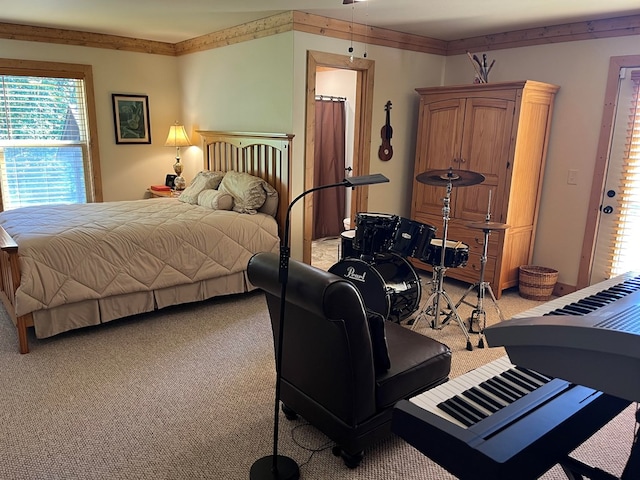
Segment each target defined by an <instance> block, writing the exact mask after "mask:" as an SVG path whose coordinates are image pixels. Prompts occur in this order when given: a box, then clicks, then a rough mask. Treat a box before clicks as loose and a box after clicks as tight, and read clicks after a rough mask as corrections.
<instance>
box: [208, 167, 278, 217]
mask: <svg viewBox="0 0 640 480" xmlns="http://www.w3.org/2000/svg"><path fill="white" fill-rule="evenodd" d="M265 184H267V183H266V182H265V181H264V180H263V179H261V178H259V177H256V176H253V175H250V174H248V173H244V172H242V173H241V172H234V171H231V172H227V173H226V174H225V176H224V178H223V179H222V182H221V183H220V186H219V187H218V190H219V191H221V192H225V193H228V194H230V195H231V196H232V197H233V210H234V211H235V212H240V213H250V214H254V213H257V212H258V209H259V208H260V207H262V205H264V202H265V200H266V198H267V192H266V187H264V185H265Z"/></svg>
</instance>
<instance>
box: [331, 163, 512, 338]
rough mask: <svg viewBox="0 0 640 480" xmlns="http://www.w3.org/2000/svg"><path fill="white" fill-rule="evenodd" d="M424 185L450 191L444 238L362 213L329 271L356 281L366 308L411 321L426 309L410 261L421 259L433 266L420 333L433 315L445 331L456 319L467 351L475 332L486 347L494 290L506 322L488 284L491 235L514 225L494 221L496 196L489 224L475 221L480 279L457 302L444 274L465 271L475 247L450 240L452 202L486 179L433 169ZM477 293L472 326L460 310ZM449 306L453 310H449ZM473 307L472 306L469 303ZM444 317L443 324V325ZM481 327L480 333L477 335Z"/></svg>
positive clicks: (412, 223) (414, 224) (409, 223)
mask: <svg viewBox="0 0 640 480" xmlns="http://www.w3.org/2000/svg"><path fill="white" fill-rule="evenodd" d="M416 180H417V181H418V182H421V183H424V184H427V185H432V186H444V187H446V194H445V197H444V198H443V208H442V220H443V229H442V237H441V238H436V228H435V227H434V226H432V225H428V224H426V223H421V222H419V221H416V220H410V219H408V218H404V217H400V216H397V215H390V214H385V213H358V214H357V215H356V219H355V227H356V228H355V230H348V231H346V232H343V233H342V235H341V248H340V260H339V261H338V263H336V264H335V265H333V266H332V267H331V268H329V272H331V273H334V274H336V275H338V276H341V277H344V278H346V279H348V280H350V281H351V282H352V283H353V284H354V285H355V287H356V288H357V289H358V291H359V292H360V293H361V295H362V298H363V301H364V303H365V307H366V309H368V310H370V311H373V312H375V313H377V314H379V315H382V316H383V317H384V318H385V319H387V320H389V321H394V322H397V323H400V322H401V321H403V320H405V319H407V318H409V317H410V316H411V315H412V314H413V313H414V312H416V311H417V310H418V309H419V307H420V300H421V297H422V285H421V283H420V277H419V276H418V274H417V273H416V270H415V269H414V267H413V266H412V264H411V263H410V262H409V261H408V260H407V258H409V257H410V258H415V259H418V260H420V261H421V262H423V263H426V264H428V265H430V266H431V267H432V271H433V277H432V280H431V292H430V296H429V298H428V300H427V301H426V303H425V304H424V307H423V309H422V310H421V311H420V312H419V313H418V315H417V316H416V317H415V318H413V319H410V320H409V321H408V323H410V324H411V328H412V329H415V328H416V326H417V324H418V323H419V321H420V320H422V319H423V318H425V317H426V316H430V317H432V320H431V322H430V326H431V327H432V328H434V329H440V328H443V327H444V326H445V325H447V324H448V323H449V322H450V321H452V320H455V321H456V322H457V323H458V325H459V326H460V328H461V330H462V332H463V333H464V335H465V337H466V340H467V350H473V347H472V345H471V340H470V337H469V332H471V333H479V334H480V337H479V341H478V346H479V347H481V348H482V347H484V328H485V326H486V312H485V310H484V298H485V291H487V290H488V292H489V294H490V298H491V300H492V301H493V303H494V306H495V308H496V310H497V311H498V314H499V316H500V319H501V320H503V319H504V318H503V316H502V312H501V311H500V309H499V307H498V305H497V302H496V298H495V295H494V294H493V291H492V290H491V286H490V285H489V282H486V281H485V280H484V273H485V265H486V262H487V245H488V236H489V234H490V233H491V231H492V230H504V229H506V228H508V225H505V224H499V223H496V222H491V221H490V218H491V214H490V208H491V196H489V207H488V209H487V215H486V218H485V222H474V223H469V224H467V226H468V227H469V228H475V229H481V230H483V232H484V248H483V254H482V256H481V258H480V260H481V269H480V279H479V281H478V282H477V283H475V284H473V285H472V286H470V287H469V288H468V289H467V291H466V292H465V293H464V295H463V296H462V298H461V299H460V300H459V301H458V303H456V304H454V303H453V301H452V300H451V297H450V296H449V295H448V294H447V292H446V291H445V290H444V284H443V280H444V276H445V272H446V270H447V269H449V268H458V267H464V266H465V265H466V264H467V261H468V259H469V246H468V245H466V244H464V243H462V242H459V241H454V240H448V239H447V235H448V225H449V221H450V217H449V215H450V212H451V210H450V202H451V192H452V189H453V187H462V186H468V185H476V184H479V183H481V182H483V181H484V176H483V175H481V174H479V173H474V172H469V171H456V170H453V169H448V170H432V171H429V172H425V173H422V174H420V175H418V176H417V177H416ZM474 290H477V303H476V304H475V305H472V306H474V310H473V312H472V315H471V319H470V321H469V328H467V327H466V326H465V324H464V322H463V321H462V319H461V318H460V315H459V314H458V311H457V308H458V307H459V306H460V305H461V304H462V303H463V302H464V303H467V302H466V301H465V299H466V297H467V296H468V294H469V293H471V292H472V291H474ZM444 303H446V307H445V308H447V309H448V310H446V311H445V310H444V309H443V306H444ZM469 305H470V304H469ZM441 317H442V321H441ZM476 325H477V326H478V329H479V330H478V332H474V331H473V327H474V326H476Z"/></svg>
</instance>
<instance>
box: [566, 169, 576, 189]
mask: <svg viewBox="0 0 640 480" xmlns="http://www.w3.org/2000/svg"><path fill="white" fill-rule="evenodd" d="M577 184H578V170H572V169H570V170H569V173H568V174H567V185H577Z"/></svg>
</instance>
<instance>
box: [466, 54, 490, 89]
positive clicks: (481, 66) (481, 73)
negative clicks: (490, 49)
mask: <svg viewBox="0 0 640 480" xmlns="http://www.w3.org/2000/svg"><path fill="white" fill-rule="evenodd" d="M467 56H468V57H469V61H471V65H473V69H474V70H475V71H476V83H489V72H490V71H491V69H492V68H493V65H494V64H495V63H496V61H495V60H492V61H491V65H489V66H487V54H486V53H483V54H482V61H480V58H478V56H477V55H476V54H475V53H474V54H473V55H471V53H469V52H468V51H467Z"/></svg>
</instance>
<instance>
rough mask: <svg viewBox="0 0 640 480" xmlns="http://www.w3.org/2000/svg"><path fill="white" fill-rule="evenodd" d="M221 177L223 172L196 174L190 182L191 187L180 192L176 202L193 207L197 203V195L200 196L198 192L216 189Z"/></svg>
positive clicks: (206, 171) (205, 171)
mask: <svg viewBox="0 0 640 480" xmlns="http://www.w3.org/2000/svg"><path fill="white" fill-rule="evenodd" d="M223 177H224V172H211V171H209V170H203V171H201V172H198V174H197V175H196V176H195V178H194V179H193V182H191V185H189V186H188V187H187V188H185V189H184V190H183V191H182V193H181V194H180V196H179V197H178V200H180V201H181V202H185V203H190V204H192V205H195V204H196V203H198V195H200V192H202V191H203V190H208V189H212V188H218V185H220V182H221V181H222V178H223Z"/></svg>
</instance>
